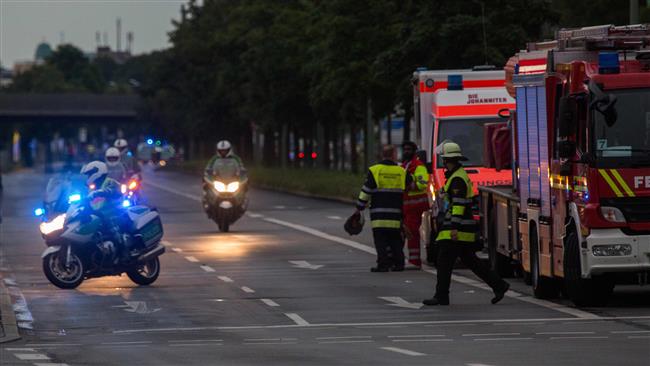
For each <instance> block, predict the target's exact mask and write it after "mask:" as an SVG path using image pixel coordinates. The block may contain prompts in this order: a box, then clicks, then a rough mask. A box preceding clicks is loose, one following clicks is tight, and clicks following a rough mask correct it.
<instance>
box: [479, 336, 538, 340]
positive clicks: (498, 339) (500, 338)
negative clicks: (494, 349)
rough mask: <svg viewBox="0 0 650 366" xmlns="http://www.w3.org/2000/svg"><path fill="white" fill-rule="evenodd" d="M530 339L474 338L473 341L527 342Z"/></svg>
mask: <svg viewBox="0 0 650 366" xmlns="http://www.w3.org/2000/svg"><path fill="white" fill-rule="evenodd" d="M531 339H533V338H530V337H499V338H476V339H474V340H475V341H528V340H531Z"/></svg>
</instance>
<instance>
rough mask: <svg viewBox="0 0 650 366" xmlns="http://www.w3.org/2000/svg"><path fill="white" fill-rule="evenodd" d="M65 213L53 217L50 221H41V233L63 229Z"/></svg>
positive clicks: (45, 233) (47, 233)
mask: <svg viewBox="0 0 650 366" xmlns="http://www.w3.org/2000/svg"><path fill="white" fill-rule="evenodd" d="M65 217H66V216H65V214H62V215H59V216H57V217H55V218H54V219H53V220H52V221H50V222H44V223H41V226H40V229H41V233H42V234H43V235H49V234H51V233H53V232H55V231H58V230H61V229H63V224H65Z"/></svg>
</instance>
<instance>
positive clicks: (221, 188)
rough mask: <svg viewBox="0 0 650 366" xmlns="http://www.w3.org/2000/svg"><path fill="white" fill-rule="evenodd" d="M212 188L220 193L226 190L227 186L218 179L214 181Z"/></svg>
mask: <svg viewBox="0 0 650 366" xmlns="http://www.w3.org/2000/svg"><path fill="white" fill-rule="evenodd" d="M214 189H216V190H217V192H221V193H223V192H227V191H228V187H226V185H225V184H223V183H222V182H219V181H214Z"/></svg>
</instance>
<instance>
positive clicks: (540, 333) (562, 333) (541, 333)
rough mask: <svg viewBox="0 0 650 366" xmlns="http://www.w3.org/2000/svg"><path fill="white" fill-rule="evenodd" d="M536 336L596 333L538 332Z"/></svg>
mask: <svg viewBox="0 0 650 366" xmlns="http://www.w3.org/2000/svg"><path fill="white" fill-rule="evenodd" d="M535 334H537V335H578V334H596V332H539V333H535Z"/></svg>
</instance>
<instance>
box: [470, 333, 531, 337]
mask: <svg viewBox="0 0 650 366" xmlns="http://www.w3.org/2000/svg"><path fill="white" fill-rule="evenodd" d="M516 335H521V333H468V334H463V337H492V336H516Z"/></svg>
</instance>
